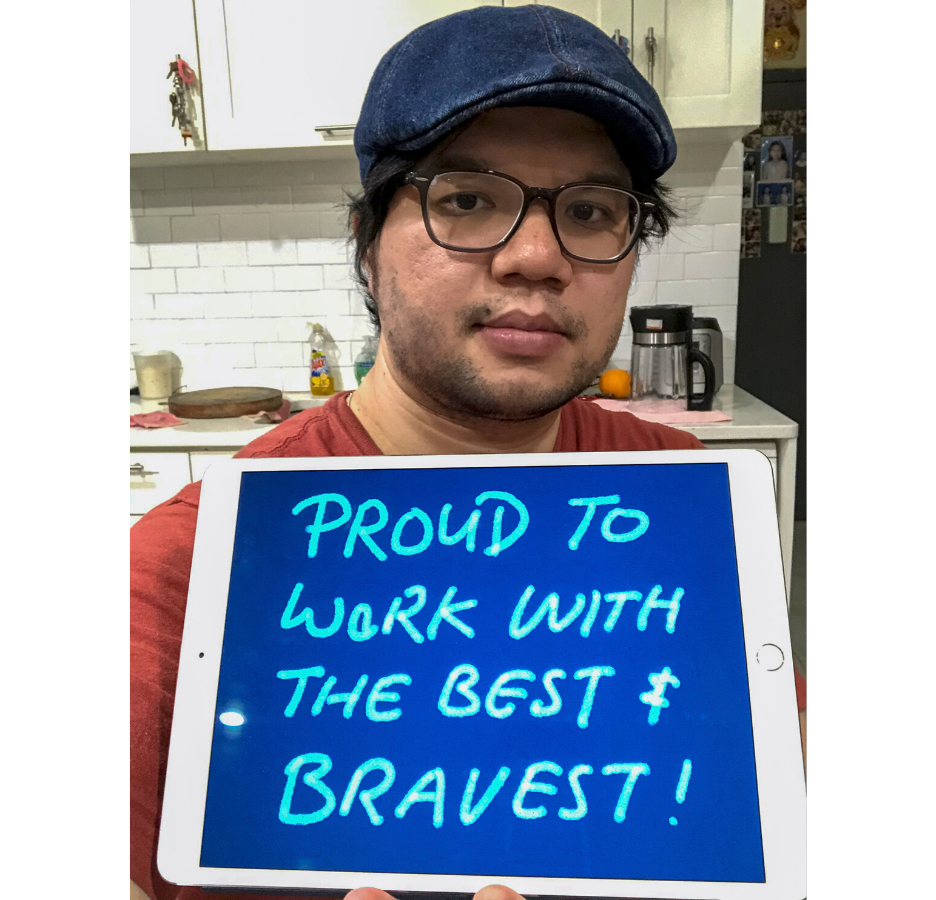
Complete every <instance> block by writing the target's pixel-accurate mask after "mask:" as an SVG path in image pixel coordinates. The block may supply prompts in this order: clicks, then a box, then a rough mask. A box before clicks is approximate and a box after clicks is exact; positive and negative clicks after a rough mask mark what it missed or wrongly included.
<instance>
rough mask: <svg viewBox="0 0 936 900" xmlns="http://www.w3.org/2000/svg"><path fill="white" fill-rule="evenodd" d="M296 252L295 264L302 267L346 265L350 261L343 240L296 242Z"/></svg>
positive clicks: (349, 255)
mask: <svg viewBox="0 0 936 900" xmlns="http://www.w3.org/2000/svg"><path fill="white" fill-rule="evenodd" d="M296 251H297V254H298V256H297V262H299V263H300V264H303V265H305V264H309V265H324V264H326V263H339V264H342V265H346V264H347V263H349V262H350V261H351V253H350V250H349V247H348V243H347V241H343V240H318V241H296Z"/></svg>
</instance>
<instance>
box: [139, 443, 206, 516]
mask: <svg viewBox="0 0 936 900" xmlns="http://www.w3.org/2000/svg"><path fill="white" fill-rule="evenodd" d="M191 480H192V474H191V469H190V468H189V458H188V454H187V453H131V454H130V515H131V516H134V515H137V516H139V515H143V513H146V512H149V511H150V510H151V509H152V508H153V507H154V506H158V505H159V504H160V503H162V502H163V501H164V500H168V499H169V498H170V497H174V496H175V495H176V494H177V493H178V492H179V491H180V490H182V488H184V487H185V486H186V485H187V484H188V483H189V482H190V481H191Z"/></svg>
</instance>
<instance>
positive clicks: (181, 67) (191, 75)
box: [166, 54, 195, 146]
mask: <svg viewBox="0 0 936 900" xmlns="http://www.w3.org/2000/svg"><path fill="white" fill-rule="evenodd" d="M166 78H171V79H172V88H173V90H172V93H170V94H169V105H170V107H171V109H172V122H171V126H172V127H173V128H175V127H176V126H178V128H179V133H180V134H181V135H182V143H183V145H184V146H188V139H189V138H191V137H192V122H191V119H190V118H189V115H188V112H187V110H186V101H187V100H188V92H189V90H190V89H191V85H192V84H193V83H194V81H195V72H194V71H193V70H192V67H191V66H190V65H189V64H188V63H187V62H186V61H185V60H184V59H182V57H181V56H179V55H178V54H176V58H175V59H174V60H173V61H172V62H171V63H169V74H168V75H166Z"/></svg>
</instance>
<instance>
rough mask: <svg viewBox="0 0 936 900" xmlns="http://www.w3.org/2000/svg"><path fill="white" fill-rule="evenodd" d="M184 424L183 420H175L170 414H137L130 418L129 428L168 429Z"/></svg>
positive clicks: (160, 412)
mask: <svg viewBox="0 0 936 900" xmlns="http://www.w3.org/2000/svg"><path fill="white" fill-rule="evenodd" d="M184 424H185V420H184V419H177V418H176V417H175V416H174V415H173V414H172V413H170V412H162V411H159V412H151V413H137V414H136V415H135V416H130V427H131V428H168V427H169V426H170V425H184Z"/></svg>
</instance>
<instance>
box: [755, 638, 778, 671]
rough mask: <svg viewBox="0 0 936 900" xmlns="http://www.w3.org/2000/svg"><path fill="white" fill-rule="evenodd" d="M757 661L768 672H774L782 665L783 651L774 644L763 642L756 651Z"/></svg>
mask: <svg viewBox="0 0 936 900" xmlns="http://www.w3.org/2000/svg"><path fill="white" fill-rule="evenodd" d="M757 662H758V664H759V665H762V666H763V667H764V668H765V669H766V670H767V671H768V672H776V671H777V669H779V668H780V666H782V665H783V651H782V650H781V649H780V648H779V647H778V646H777V645H776V644H764V645H763V646H762V647H761V648H760V649H759V650H758V651H757Z"/></svg>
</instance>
